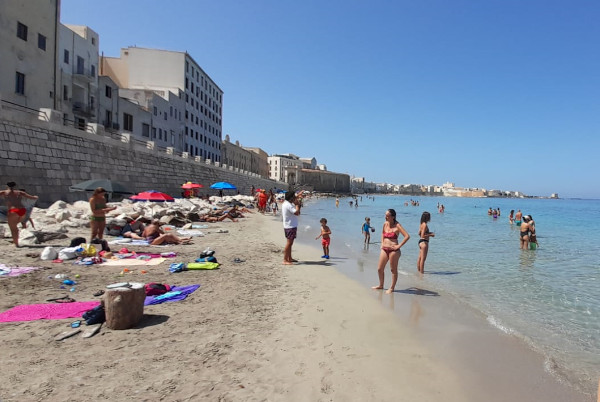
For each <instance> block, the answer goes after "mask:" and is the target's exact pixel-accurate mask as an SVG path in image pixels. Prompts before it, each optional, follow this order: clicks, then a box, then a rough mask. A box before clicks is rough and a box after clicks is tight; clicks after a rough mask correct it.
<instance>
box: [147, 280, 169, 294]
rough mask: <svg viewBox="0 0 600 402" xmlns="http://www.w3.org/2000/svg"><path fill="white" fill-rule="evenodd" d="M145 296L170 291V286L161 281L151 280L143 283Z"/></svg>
mask: <svg viewBox="0 0 600 402" xmlns="http://www.w3.org/2000/svg"><path fill="white" fill-rule="evenodd" d="M144 290H145V291H146V296H157V295H162V294H165V293H167V292H170V291H171V286H169V285H163V284H162V283H156V282H151V283H147V284H145V285H144Z"/></svg>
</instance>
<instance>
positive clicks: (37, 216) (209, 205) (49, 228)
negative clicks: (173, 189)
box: [0, 195, 254, 246]
mask: <svg viewBox="0 0 600 402" xmlns="http://www.w3.org/2000/svg"><path fill="white" fill-rule="evenodd" d="M253 201H254V198H253V197H250V196H244V195H236V196H226V197H214V196H213V197H210V199H209V200H204V199H199V198H189V199H175V201H174V202H159V203H157V202H133V201H130V200H124V201H121V202H115V203H109V204H108V205H109V206H116V207H117V209H115V210H114V211H111V212H110V213H108V214H107V215H106V234H108V235H113V236H119V235H121V232H122V230H123V228H125V227H126V225H127V224H128V223H131V222H141V223H150V222H151V221H152V220H153V219H158V220H160V222H161V224H165V225H171V226H174V227H178V228H189V227H191V225H192V223H193V222H201V221H204V219H205V217H206V216H209V215H211V214H214V213H215V212H217V211H218V210H221V209H223V208H228V207H229V206H233V205H237V206H251V205H252V202H253ZM89 217H90V205H89V203H88V202H87V201H76V202H74V203H73V204H69V203H66V202H65V201H56V202H55V203H53V204H52V205H50V206H49V207H48V208H37V207H34V208H33V211H32V213H31V219H32V220H33V225H32V224H31V223H27V227H26V228H22V227H21V226H19V245H22V246H33V245H38V244H44V243H47V242H50V241H53V240H57V239H67V238H71V237H74V236H76V235H79V236H81V234H82V233H85V231H86V228H89V227H90V221H89ZM0 237H3V238H7V239H10V230H9V229H8V225H7V224H6V223H3V224H1V225H0Z"/></svg>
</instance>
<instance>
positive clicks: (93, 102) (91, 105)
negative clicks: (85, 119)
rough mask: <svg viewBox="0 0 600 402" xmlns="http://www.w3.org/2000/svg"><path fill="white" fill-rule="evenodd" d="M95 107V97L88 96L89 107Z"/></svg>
mask: <svg viewBox="0 0 600 402" xmlns="http://www.w3.org/2000/svg"><path fill="white" fill-rule="evenodd" d="M95 107H96V98H94V97H93V96H90V108H91V109H94V108H95Z"/></svg>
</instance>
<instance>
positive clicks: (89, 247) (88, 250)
mask: <svg viewBox="0 0 600 402" xmlns="http://www.w3.org/2000/svg"><path fill="white" fill-rule="evenodd" d="M77 253H78V255H79V256H80V257H95V256H96V247H94V245H93V244H81V245H80V246H79V248H78V249H77Z"/></svg>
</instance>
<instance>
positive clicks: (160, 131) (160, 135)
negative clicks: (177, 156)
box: [158, 128, 162, 140]
mask: <svg viewBox="0 0 600 402" xmlns="http://www.w3.org/2000/svg"><path fill="white" fill-rule="evenodd" d="M158 139H159V140H162V128H159V129H158Z"/></svg>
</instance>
